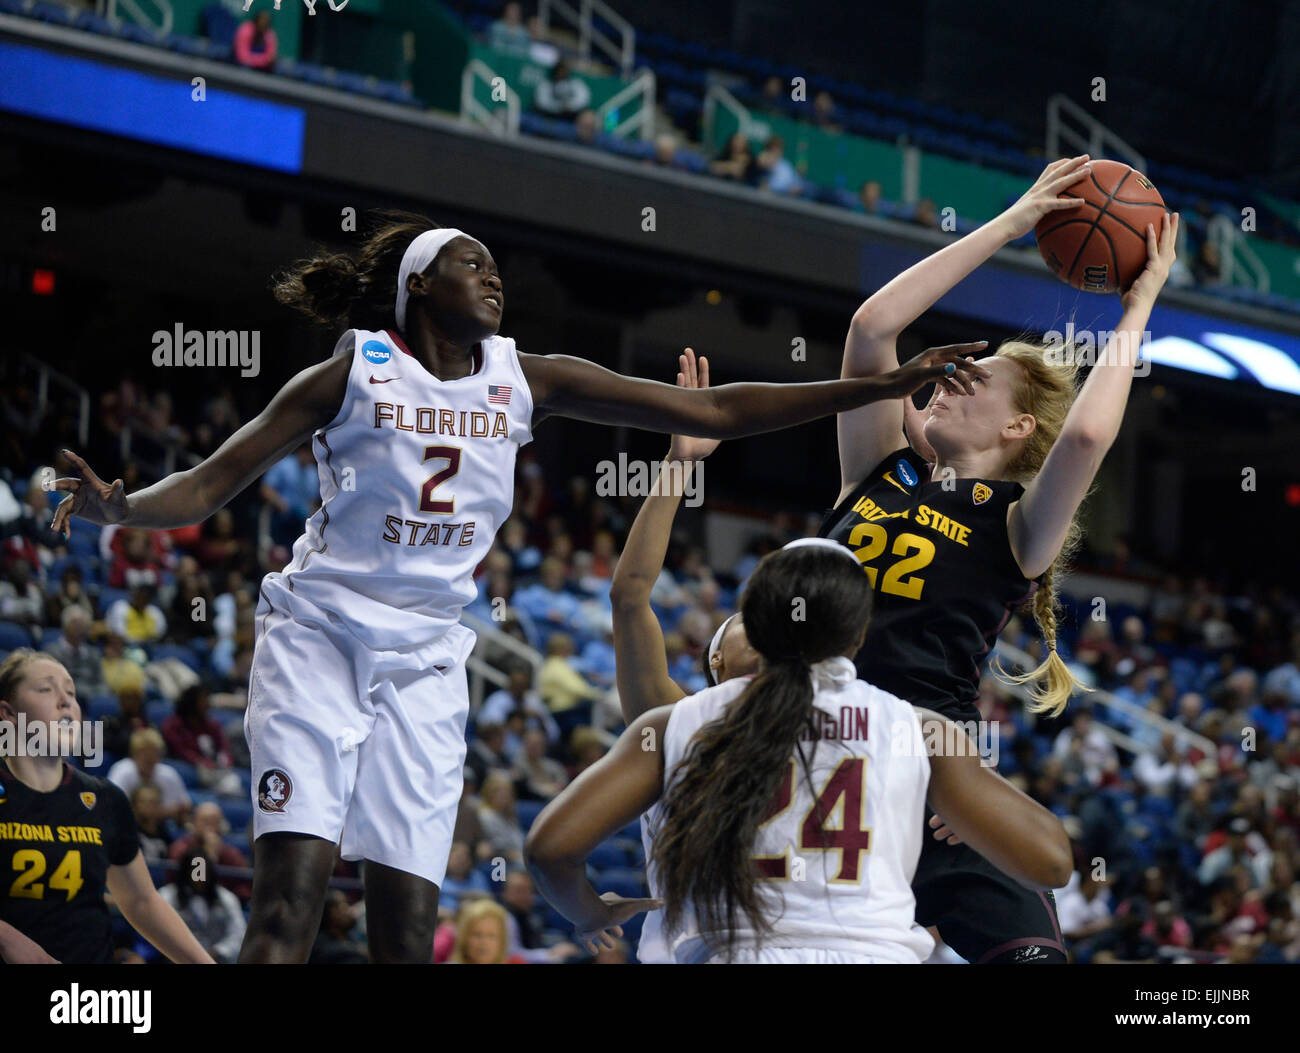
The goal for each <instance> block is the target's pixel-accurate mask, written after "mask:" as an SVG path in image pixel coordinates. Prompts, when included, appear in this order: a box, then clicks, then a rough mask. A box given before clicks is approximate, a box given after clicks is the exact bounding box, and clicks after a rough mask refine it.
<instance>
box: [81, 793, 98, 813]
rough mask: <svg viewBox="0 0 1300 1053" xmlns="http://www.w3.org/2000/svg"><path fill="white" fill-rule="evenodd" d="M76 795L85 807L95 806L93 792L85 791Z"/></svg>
mask: <svg viewBox="0 0 1300 1053" xmlns="http://www.w3.org/2000/svg"><path fill="white" fill-rule="evenodd" d="M77 796H79V797H80V798H81V803H82V804H84V805H85V806H86V808H87V809H91V808H94V807H95V795H94V794H93V793H89V792H87V793H82V794H78V795H77Z"/></svg>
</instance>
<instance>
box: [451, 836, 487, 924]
mask: <svg viewBox="0 0 1300 1053" xmlns="http://www.w3.org/2000/svg"><path fill="white" fill-rule="evenodd" d="M490 892H491V887H490V886H489V885H488V879H487V877H486V876H484V874H483V871H481V870H479V869H478V868H476V867H475V866H474V855H473V853H472V852H471V851H470V847H469V845H467V844H466V843H465V842H464V841H453V842H452V844H451V852H450V854H449V855H448V856H447V875H446V877H445V878H443V883H442V884H441V885H439V886H438V906H439V907H443V906H446V907H448V908H450V909H451V910H452V911H455V910H457V909H458V908H459V907H460V904H461V902H462V899H463V898H464V897H468V896H476V895H483V896H486V895H488V894H489V893H490Z"/></svg>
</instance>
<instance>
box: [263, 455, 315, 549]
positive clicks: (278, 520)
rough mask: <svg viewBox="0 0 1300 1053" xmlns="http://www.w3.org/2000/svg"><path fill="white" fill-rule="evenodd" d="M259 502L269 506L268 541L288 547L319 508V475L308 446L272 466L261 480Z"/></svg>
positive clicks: (313, 456)
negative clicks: (269, 529)
mask: <svg viewBox="0 0 1300 1053" xmlns="http://www.w3.org/2000/svg"><path fill="white" fill-rule="evenodd" d="M261 494H262V500H263V501H265V502H266V503H267V504H268V505H270V506H271V539H272V540H273V541H274V542H275V543H276V544H277V545H292V544H293V543H294V542H295V541H297V540H298V535H299V534H301V533H302V532H303V527H304V525H305V524H306V521H307V519H308V517H309V516H310V515H311V514H312V512H313V511H315V509H316V508H317V506H319V504H320V474H319V471H318V469H317V467H316V457H315V455H314V454H313V453H312V451H311V443H309V442H305V443H303V444H302V445H301V446H299V447H298V449H296V450H295V451H294V452H293V453H292V454H290V455H289V456H288V457H285V458H284V459H283V460H280V461H277V462H276V463H275V464H274V465H272V467H271V470H270V471H269V472H267V473H266V475H264V476H263V477H262V486H261Z"/></svg>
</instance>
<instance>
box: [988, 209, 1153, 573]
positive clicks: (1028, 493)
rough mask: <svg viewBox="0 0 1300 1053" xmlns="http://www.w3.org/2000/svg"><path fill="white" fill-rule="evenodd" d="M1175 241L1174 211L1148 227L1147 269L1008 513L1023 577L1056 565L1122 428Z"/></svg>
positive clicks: (1127, 294) (1125, 295)
mask: <svg viewBox="0 0 1300 1053" xmlns="http://www.w3.org/2000/svg"><path fill="white" fill-rule="evenodd" d="M1177 243H1178V214H1177V213H1176V212H1175V213H1174V214H1173V215H1172V216H1170V217H1169V219H1168V220H1167V221H1166V222H1165V224H1164V229H1163V230H1162V231H1161V232H1160V237H1159V238H1157V237H1156V234H1155V229H1154V227H1153V226H1152V225H1151V224H1147V265H1146V269H1145V270H1143V272H1142V273H1141V274H1140V275H1139V276H1138V279H1137V281H1135V282H1134V283H1133V285H1132V286H1131V287H1130V288H1129V289H1128V290H1126V291H1125V292H1124V293H1122V294H1121V303H1122V304H1123V305H1124V314H1123V315H1122V316H1121V318H1120V320H1119V325H1118V326H1117V327H1116V329H1115V331H1114V332H1113V333H1112V334H1111V335H1110V337H1109V339H1108V340H1107V341H1106V346H1105V347H1104V348H1103V349H1102V351H1101V353H1100V354H1099V355H1098V357H1097V363H1096V365H1094V366H1093V367H1092V370H1091V372H1089V374H1088V379H1087V380H1086V381H1085V382H1084V385H1083V388H1082V389H1081V390H1080V391H1079V395H1078V397H1077V398H1076V399H1075V400H1074V404H1073V405H1072V406H1071V407H1070V412H1069V413H1068V414H1067V415H1066V418H1065V424H1064V425H1062V427H1061V434H1060V436H1058V438H1057V440H1056V442H1055V443H1053V444H1052V448H1051V450H1050V451H1049V452H1048V454H1047V458H1046V460H1044V461H1043V467H1042V468H1041V469H1040V470H1039V472H1038V474H1037V475H1036V476H1035V477H1034V479H1033V481H1032V482H1030V484H1029V485H1028V486H1026V487H1025V492H1024V493H1023V494H1022V495H1021V497H1020V500H1019V501H1016V502H1015V503H1014V504H1012V505H1011V507H1010V508H1009V509H1008V510H1007V536H1008V537H1009V539H1010V541H1011V550H1012V552H1014V553H1015V555H1016V559H1017V560H1018V561H1019V563H1020V569H1021V570H1023V571H1024V572H1025V575H1026V577H1030V578H1036V577H1038V575H1039V574H1042V573H1043V572H1044V571H1045V570H1047V568H1048V567H1050V566H1051V565H1052V563H1053V561H1054V560H1055V559H1056V557H1057V554H1058V553H1059V552H1060V551H1061V546H1062V545H1063V544H1064V543H1065V537H1066V534H1067V533H1068V532H1069V529H1070V521H1071V520H1072V519H1073V518H1074V513H1075V511H1076V510H1077V509H1078V507H1079V505H1080V503H1081V502H1082V501H1083V499H1084V496H1085V495H1086V494H1087V493H1088V488H1089V487H1091V486H1092V481H1093V479H1094V478H1096V475H1097V469H1098V468H1100V467H1101V462H1102V460H1103V459H1104V458H1105V456H1106V453H1107V451H1109V450H1110V447H1111V444H1112V443H1114V441H1115V437H1116V436H1117V435H1118V434H1119V429H1120V426H1121V425H1122V424H1123V423H1124V409H1125V407H1126V406H1127V405H1128V395H1129V389H1130V388H1131V387H1132V386H1133V370H1134V368H1135V367H1136V365H1137V355H1138V351H1139V349H1140V348H1141V345H1142V337H1143V334H1144V333H1145V332H1146V327H1147V322H1148V321H1149V319H1150V318H1151V309H1152V308H1153V307H1154V306H1155V302H1156V297H1157V296H1159V295H1160V290H1161V289H1163V288H1164V284H1165V281H1166V280H1167V279H1168V277H1169V268H1170V267H1172V266H1173V262H1174V259H1175V256H1176V252H1175V246H1176V245H1177Z"/></svg>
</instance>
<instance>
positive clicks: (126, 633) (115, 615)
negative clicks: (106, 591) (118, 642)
mask: <svg viewBox="0 0 1300 1053" xmlns="http://www.w3.org/2000/svg"><path fill="white" fill-rule="evenodd" d="M153 598H154V587H153V586H152V585H137V586H135V587H134V588H133V589H132V590H131V594H130V598H129V599H124V600H118V601H117V602H116V603H114V604H113V606H111V607H110V608H109V609H108V614H107V615H106V616H105V618H104V621H105V623H106V624H107V625H108V629H109V631H110V632H112V633H114V634H115V635H117V636H120V637H122V639H123V640H125V641H127V642H128V643H136V644H150V643H157V642H158V641H159V640H161V639H162V638H163V634H164V633H166V632H167V616H166V615H165V614H163V612H162V611H161V610H160V609H159V608H158V606H157V604H155V603H154V602H153Z"/></svg>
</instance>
